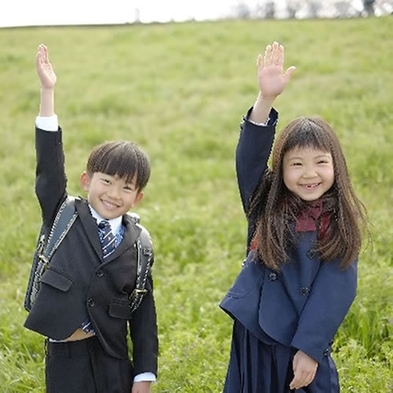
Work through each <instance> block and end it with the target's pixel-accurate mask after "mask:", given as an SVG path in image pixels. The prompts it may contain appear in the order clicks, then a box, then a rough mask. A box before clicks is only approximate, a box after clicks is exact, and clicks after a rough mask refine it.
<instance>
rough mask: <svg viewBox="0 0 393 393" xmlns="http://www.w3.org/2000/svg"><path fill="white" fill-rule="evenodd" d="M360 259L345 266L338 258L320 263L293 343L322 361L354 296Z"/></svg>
mask: <svg viewBox="0 0 393 393" xmlns="http://www.w3.org/2000/svg"><path fill="white" fill-rule="evenodd" d="M356 288H357V261H355V262H354V263H352V264H351V265H350V266H349V267H348V268H346V269H345V270H343V269H341V268H340V264H339V262H338V261H335V262H324V263H322V264H321V267H320V269H319V272H318V275H317V277H316V278H315V281H314V283H313V286H312V289H311V291H310V294H309V298H308V300H307V302H306V304H305V306H304V308H303V311H302V313H301V315H300V318H299V323H298V327H297V331H296V333H295V335H294V337H293V339H292V343H291V345H292V346H293V347H294V348H297V349H300V350H301V351H303V352H304V353H306V354H308V355H309V356H311V357H312V358H314V359H315V360H316V361H318V362H319V361H320V360H321V359H322V356H323V354H324V351H325V350H326V349H327V348H328V346H329V342H330V341H331V340H333V338H334V336H335V334H336V333H337V330H338V328H339V326H340V325H341V323H342V321H343V320H344V318H345V316H346V315H347V313H348V310H349V308H350V306H351V304H352V302H353V300H354V299H355V296H356Z"/></svg>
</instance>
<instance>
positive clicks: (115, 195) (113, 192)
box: [107, 187, 120, 198]
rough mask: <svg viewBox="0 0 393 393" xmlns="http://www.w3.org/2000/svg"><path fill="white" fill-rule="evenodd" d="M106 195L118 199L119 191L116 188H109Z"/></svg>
mask: <svg viewBox="0 0 393 393" xmlns="http://www.w3.org/2000/svg"><path fill="white" fill-rule="evenodd" d="M107 194H108V195H109V196H110V197H111V198H118V197H119V195H120V191H119V189H118V188H117V187H110V188H109V189H108V190H107Z"/></svg>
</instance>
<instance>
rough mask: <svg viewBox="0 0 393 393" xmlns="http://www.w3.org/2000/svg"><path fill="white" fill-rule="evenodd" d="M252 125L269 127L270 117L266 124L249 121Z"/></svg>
mask: <svg viewBox="0 0 393 393" xmlns="http://www.w3.org/2000/svg"><path fill="white" fill-rule="evenodd" d="M248 121H249V122H250V123H252V124H255V125H256V126H267V125H268V124H269V121H270V117H268V118H267V120H266V121H265V122H264V123H256V122H255V121H252V120H250V119H249V120H248Z"/></svg>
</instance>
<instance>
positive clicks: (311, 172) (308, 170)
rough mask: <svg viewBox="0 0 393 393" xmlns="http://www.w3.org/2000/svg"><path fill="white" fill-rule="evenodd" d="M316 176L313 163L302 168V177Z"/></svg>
mask: <svg viewBox="0 0 393 393" xmlns="http://www.w3.org/2000/svg"><path fill="white" fill-rule="evenodd" d="M315 176H317V171H316V170H315V167H314V166H313V165H308V166H306V167H305V169H304V173H303V177H307V178H313V177H315Z"/></svg>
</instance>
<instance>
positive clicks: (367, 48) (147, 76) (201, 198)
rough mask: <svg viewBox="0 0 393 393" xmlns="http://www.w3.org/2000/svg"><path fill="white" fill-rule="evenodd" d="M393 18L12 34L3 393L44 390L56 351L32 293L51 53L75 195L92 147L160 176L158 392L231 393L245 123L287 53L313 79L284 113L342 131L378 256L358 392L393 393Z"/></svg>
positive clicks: (361, 300)
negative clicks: (117, 143)
mask: <svg viewBox="0 0 393 393" xmlns="http://www.w3.org/2000/svg"><path fill="white" fill-rule="evenodd" d="M392 31H393V19H392V17H386V18H379V19H376V18H369V19H356V20H355V19H353V20H304V21H295V20H290V21H223V22H215V23H213V22H209V23H185V24H167V25H158V24H157V25H129V26H115V27H109V26H108V27H67V28H20V29H4V30H0V45H1V50H0V86H1V94H0V107H1V115H0V133H1V134H0V135H1V144H0V159H1V171H2V173H3V181H2V186H1V188H0V193H1V201H2V203H1V204H0V217H1V222H2V224H3V227H2V230H1V232H0V240H1V243H0V244H1V248H0V280H1V285H0V387H1V388H0V390H1V391H2V392H3V393H22V392H34V393H38V392H43V391H44V383H43V381H44V379H43V371H44V365H43V343H42V338H41V337H39V336H38V335H36V334H34V333H32V332H30V331H27V330H26V329H24V328H23V326H22V325H23V322H24V319H25V317H26V312H25V311H24V309H23V306H22V304H23V297H24V290H25V286H26V282H27V277H28V272H29V268H30V263H31V257H32V253H33V249H34V246H35V241H36V236H37V232H38V229H39V225H40V222H39V218H40V212H39V207H38V204H37V201H36V199H35V195H34V176H35V155H34V154H35V152H34V127H33V126H34V118H35V116H36V114H37V112H38V104H39V82H38V78H37V76H36V72H35V64H34V59H35V53H36V48H37V46H38V44H40V43H45V44H47V45H48V46H49V48H50V58H51V61H52V63H53V65H54V67H55V70H56V73H57V75H58V84H57V90H56V111H57V114H58V115H59V119H60V122H61V125H62V127H63V129H64V144H65V150H66V166H67V173H68V179H69V182H68V185H69V193H70V194H72V195H78V194H79V193H80V192H81V190H80V188H79V184H78V180H79V174H80V172H81V171H82V170H83V169H84V166H85V160H86V158H87V155H88V153H89V152H90V150H91V148H92V147H93V146H94V145H96V144H97V143H99V142H101V141H103V140H111V139H133V140H136V141H137V142H138V143H139V144H140V145H142V146H143V148H144V149H145V150H146V151H147V152H148V153H149V155H150V157H151V162H152V169H153V170H152V177H151V181H150V183H149V185H148V187H147V188H146V195H145V199H144V201H143V203H142V204H141V205H140V206H139V207H138V210H137V212H138V213H139V214H140V215H141V217H142V220H143V223H144V224H145V225H146V226H147V227H148V228H149V230H150V232H151V234H152V236H153V240H154V244H155V253H156V264H155V267H154V276H155V294H156V302H157V309H158V322H159V334H160V342H161V352H160V358H159V367H160V375H159V381H158V382H157V383H156V384H155V386H154V392H156V393H169V392H170V393H174V392H181V393H199V392H200V393H205V392H206V393H207V392H213V393H218V392H220V391H221V388H222V384H223V379H224V376H225V372H226V367H227V362H228V356H229V345H230V335H231V321H230V319H229V318H228V317H227V316H226V315H225V314H224V313H223V312H222V311H221V310H220V309H219V307H218V303H219V302H220V300H221V298H222V297H223V296H224V294H225V292H226V291H227V289H228V288H229V286H230V285H231V284H232V282H233V280H234V278H235V276H236V275H237V273H238V271H239V269H240V266H241V261H242V258H243V256H244V248H245V235H246V226H245V220H244V217H243V213H242V209H241V205H240V200H239V197H238V191H237V186H236V181H235V173H234V162H233V158H234V149H235V146H236V143H237V137H238V125H239V122H240V120H241V117H242V115H243V114H244V113H245V111H246V110H247V108H248V107H249V106H250V105H251V104H252V103H253V101H254V99H255V97H256V94H257V84H256V68H255V59H256V56H257V54H258V53H259V52H260V51H263V50H264V47H265V45H266V44H267V43H270V42H271V41H273V40H278V41H279V42H281V43H283V44H284V45H285V48H286V60H287V61H286V63H287V65H288V66H289V65H296V67H297V71H296V73H295V75H294V77H293V80H292V81H291V83H290V85H289V86H288V88H287V90H286V92H285V93H284V95H283V96H281V97H280V98H279V99H278V100H277V102H276V107H277V109H278V110H279V111H280V123H279V130H280V129H281V128H282V127H283V126H284V125H285V124H286V123H287V122H288V121H289V120H292V119H293V118H294V117H297V116H301V115H314V114H319V115H321V116H323V117H324V118H325V119H326V120H328V121H329V122H331V123H332V125H333V126H334V128H335V130H336V131H337V133H338V135H339V137H340V139H341V142H342V146H343V149H344V151H345V154H346V157H347V162H348V166H349V168H350V172H351V175H352V180H353V182H354V185H355V188H356V191H357V192H358V194H359V196H360V198H361V199H362V200H363V202H364V203H365V205H366V206H367V208H368V211H369V217H370V221H371V223H372V226H371V233H372V237H373V243H372V246H371V245H370V246H368V247H367V248H366V249H365V250H364V252H363V253H362V255H361V257H360V265H359V269H360V270H359V288H358V296H357V298H356V301H355V303H354V305H353V307H352V308H351V311H350V313H349V315H348V316H347V318H346V320H345V321H344V324H343V325H342V326H341V327H340V330H339V332H338V335H337V337H336V341H335V351H334V352H335V353H334V359H335V361H336V363H337V366H338V369H339V372H340V378H341V384H342V391H343V392H344V393H347V392H356V393H370V392H378V393H389V392H393V260H392V258H393V257H392V250H393V226H392V216H393V171H392V165H393V159H392V153H393V129H392V124H393V112H392V108H393V89H392V88H393V72H392V70H393V68H392V60H391V55H392V53H393V40H392Z"/></svg>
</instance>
